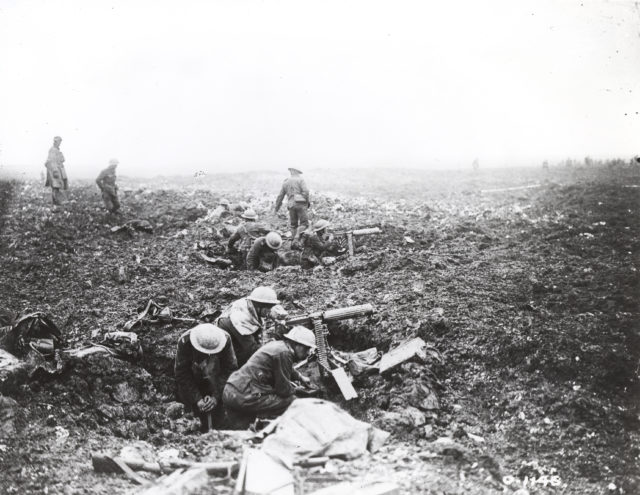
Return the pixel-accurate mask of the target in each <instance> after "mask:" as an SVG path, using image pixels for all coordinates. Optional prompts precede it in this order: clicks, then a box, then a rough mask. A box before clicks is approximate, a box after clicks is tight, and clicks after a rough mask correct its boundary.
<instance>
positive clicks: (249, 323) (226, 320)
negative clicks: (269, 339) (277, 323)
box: [216, 287, 279, 366]
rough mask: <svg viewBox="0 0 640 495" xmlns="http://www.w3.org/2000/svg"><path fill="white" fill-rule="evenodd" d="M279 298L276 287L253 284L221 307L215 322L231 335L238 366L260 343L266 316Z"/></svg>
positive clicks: (245, 360)
mask: <svg viewBox="0 0 640 495" xmlns="http://www.w3.org/2000/svg"><path fill="white" fill-rule="evenodd" d="M278 302H279V301H278V296H277V295H276V291H274V290H273V289H272V288H271V287H256V288H255V289H253V291H251V294H249V295H248V296H247V297H243V298H242V299H238V300H237V301H234V302H232V303H231V304H230V305H229V306H227V307H226V308H225V309H224V310H223V311H222V314H221V315H220V317H219V318H218V320H217V321H216V325H218V326H219V327H220V328H222V329H223V330H225V331H226V332H227V333H228V334H229V335H230V336H231V342H232V343H233V348H234V351H235V354H236V356H237V359H238V364H239V366H242V365H243V364H244V363H246V362H247V360H248V359H249V358H250V357H251V355H252V354H253V353H254V352H256V351H257V350H258V348H259V347H260V345H261V344H262V332H263V331H264V329H265V320H266V318H267V317H268V316H270V314H271V309H272V308H273V307H274V306H275V305H276V304H278Z"/></svg>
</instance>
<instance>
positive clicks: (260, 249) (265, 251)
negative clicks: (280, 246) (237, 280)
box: [247, 237, 279, 270]
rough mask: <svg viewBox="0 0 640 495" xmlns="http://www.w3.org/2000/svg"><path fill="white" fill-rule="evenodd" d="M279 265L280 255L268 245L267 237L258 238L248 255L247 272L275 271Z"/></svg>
mask: <svg viewBox="0 0 640 495" xmlns="http://www.w3.org/2000/svg"><path fill="white" fill-rule="evenodd" d="M278 264H279V259H278V253H276V252H275V251H274V250H273V249H271V248H270V247H269V246H268V245H267V239H266V237H258V238H257V239H256V240H255V241H254V243H253V245H252V246H251V249H250V250H249V253H248V254H247V270H259V269H261V270H265V269H268V270H274V269H276V268H277V267H278ZM265 265H266V267H265Z"/></svg>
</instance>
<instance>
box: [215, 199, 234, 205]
mask: <svg viewBox="0 0 640 495" xmlns="http://www.w3.org/2000/svg"><path fill="white" fill-rule="evenodd" d="M218 204H219V205H221V206H231V202H230V201H229V200H228V199H226V198H222V199H221V200H220V201H218Z"/></svg>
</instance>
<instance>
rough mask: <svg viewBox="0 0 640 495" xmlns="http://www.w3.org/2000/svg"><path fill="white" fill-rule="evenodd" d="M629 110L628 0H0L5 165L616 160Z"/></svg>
mask: <svg viewBox="0 0 640 495" xmlns="http://www.w3.org/2000/svg"><path fill="white" fill-rule="evenodd" d="M639 112H640V7H638V5H637V4H636V3H635V2H634V1H631V0H630V1H608V2H607V1H603V0H598V1H588V0H584V1H582V2H580V1H569V0H549V1H547V0H531V1H527V0H524V1H515V0H504V1H503V0H485V1H477V0H469V1H460V0H458V1H455V2H447V1H438V2H427V1H426V0H421V1H415V2H412V1H401V0H394V1H391V0H389V1H375V0H351V1H350V0H339V1H331V0H322V1H321V0H317V1H304V0H292V1H266V0H265V1H242V0H230V1H188V0H181V1H177V0H174V1H170V2H169V1H163V0H124V1H97V0H96V1H90V2H89V1H86V0H68V1H62V0H60V1H53V0H48V1H45V0H35V1H30V0H0V116H1V117H0V166H1V167H2V168H4V170H7V169H8V168H15V167H19V168H20V169H21V170H23V171H25V172H27V173H29V174H37V173H39V172H40V170H42V168H43V163H44V161H45V158H46V155H47V150H48V149H49V147H50V146H51V141H52V138H53V136H54V135H61V136H62V138H63V142H62V146H61V149H62V151H63V153H64V154H65V156H66V166H67V171H68V173H69V175H70V176H72V177H73V176H76V177H80V176H83V177H86V176H94V175H96V174H97V173H98V172H99V170H100V169H101V168H104V167H105V166H106V165H107V163H108V161H109V159H110V158H112V157H116V158H118V159H119V160H120V168H119V173H121V174H125V175H155V174H158V173H162V174H172V173H184V174H190V173H193V172H195V171H197V170H205V171H210V172H215V171H229V170H233V169H242V170H247V169H273V170H283V171H284V169H285V168H286V167H287V166H291V165H296V166H298V167H300V168H303V169H304V168H307V169H308V168H316V167H347V166H392V167H445V166H456V167H457V166H469V165H470V163H471V161H472V160H473V159H474V158H475V157H478V158H479V160H480V163H481V166H490V165H496V166H503V165H505V164H509V163H513V164H527V163H529V164H539V163H540V162H541V161H542V160H543V159H545V158H547V159H550V160H558V159H561V158H565V157H575V158H578V157H579V158H582V157H584V156H585V155H591V156H593V157H613V156H622V157H625V158H628V157H630V156H633V155H634V154H637V153H640V114H639Z"/></svg>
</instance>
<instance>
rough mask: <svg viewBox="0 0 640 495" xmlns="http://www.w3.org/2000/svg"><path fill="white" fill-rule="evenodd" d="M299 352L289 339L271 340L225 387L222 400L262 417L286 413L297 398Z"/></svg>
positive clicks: (228, 404)
mask: <svg viewBox="0 0 640 495" xmlns="http://www.w3.org/2000/svg"><path fill="white" fill-rule="evenodd" d="M294 359H295V354H294V352H293V348H292V347H291V344H289V342H287V341H286V340H277V341H273V342H269V343H268V344H266V345H264V346H263V347H261V348H260V349H259V350H258V351H257V352H256V353H255V354H254V355H253V356H251V358H250V359H249V361H248V362H247V363H246V364H245V365H244V366H243V367H242V368H240V369H239V370H238V371H236V372H235V373H233V374H232V375H231V376H230V377H229V380H228V381H227V384H226V385H225V387H224V392H223V394H222V401H223V403H224V405H225V407H226V408H227V409H228V410H231V411H232V412H233V411H237V412H239V413H253V414H256V415H257V416H260V417H273V416H278V415H280V414H282V413H283V412H284V411H285V410H286V409H287V407H289V404H291V403H292V402H293V401H294V399H295V395H294V391H295V385H294V384H293V383H292V381H291V380H292V379H299V378H300V376H299V374H298V372H297V371H296V370H295V369H294V368H293V363H294Z"/></svg>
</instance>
